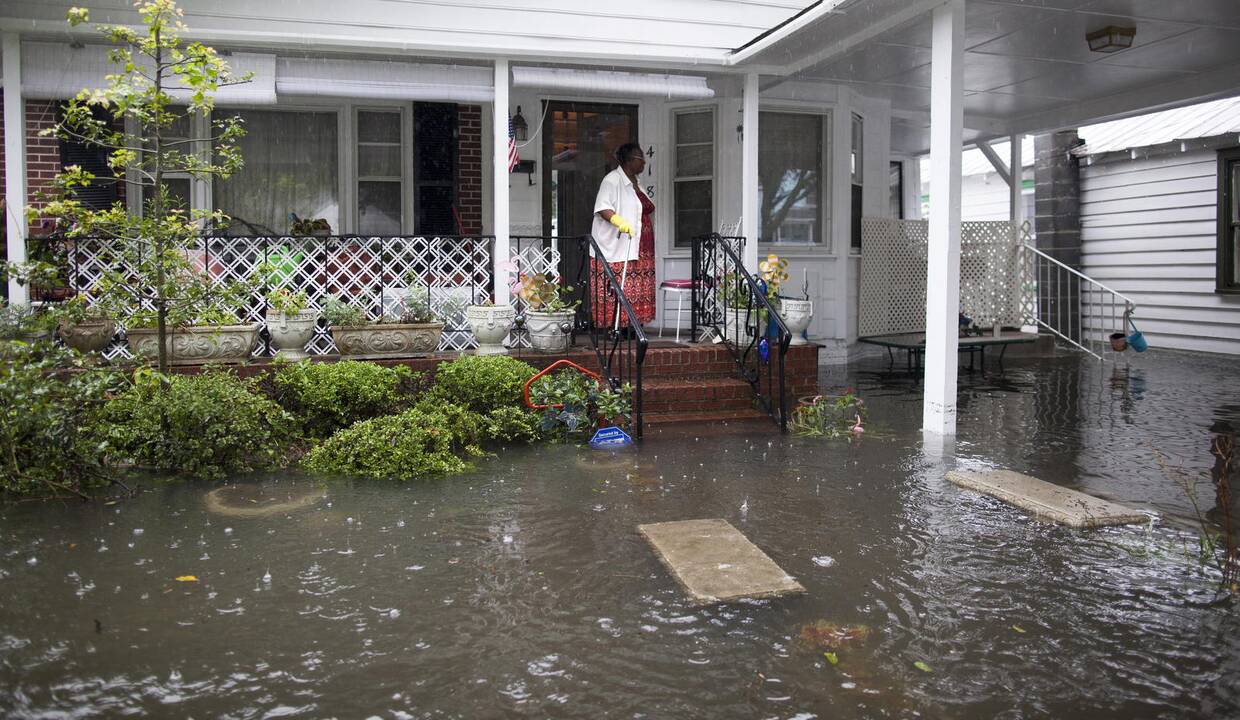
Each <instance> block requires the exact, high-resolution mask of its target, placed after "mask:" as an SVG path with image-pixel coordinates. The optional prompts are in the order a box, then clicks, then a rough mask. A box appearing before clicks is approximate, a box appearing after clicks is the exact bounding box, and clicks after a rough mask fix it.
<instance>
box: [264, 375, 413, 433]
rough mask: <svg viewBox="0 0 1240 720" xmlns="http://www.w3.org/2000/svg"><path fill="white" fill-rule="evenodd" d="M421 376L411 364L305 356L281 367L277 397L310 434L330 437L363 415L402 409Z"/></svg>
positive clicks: (275, 380)
mask: <svg viewBox="0 0 1240 720" xmlns="http://www.w3.org/2000/svg"><path fill="white" fill-rule="evenodd" d="M419 378H420V374H419V373H415V372H413V371H412V370H410V369H409V368H407V367H404V366H397V367H383V366H382V365H376V364H375V363H370V362H360V361H357V360H344V361H342V362H337V363H311V362H310V361H309V360H303V361H301V362H299V363H294V364H292V365H286V366H284V367H282V368H280V370H279V371H277V372H276V376H275V379H274V381H273V386H274V388H275V390H274V393H275V398H276V401H277V402H279V403H280V405H281V406H283V407H284V409H286V410H288V411H289V412H291V413H293V415H295V416H297V418H298V419H299V420H300V421H301V423H302V429H303V431H304V432H305V433H306V435H307V436H309V437H313V438H325V437H329V436H331V434H332V433H334V432H336V431H337V430H340V429H342V428H346V427H348V426H350V425H352V424H353V423H356V422H358V421H360V420H369V419H370V418H374V417H379V416H380V415H387V414H389V413H393V412H397V411H398V410H400V409H401V405H402V403H403V402H404V401H405V399H406V398H407V397H408V395H409V393H412V392H413V390H414V387H415V386H416V384H417V381H418V379H419Z"/></svg>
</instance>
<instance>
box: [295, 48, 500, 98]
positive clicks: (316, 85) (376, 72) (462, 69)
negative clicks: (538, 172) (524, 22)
mask: <svg viewBox="0 0 1240 720" xmlns="http://www.w3.org/2000/svg"><path fill="white" fill-rule="evenodd" d="M491 75H492V71H491V68H489V67H473V66H465V65H435V64H426V63H409V62H397V61H384V60H334V59H329V58H280V59H279V60H278V61H277V62H276V90H277V91H278V92H279V93H280V94H281V95H310V96H326V97H349V98H370V99H378V100H426V101H439V102H469V103H485V102H491V100H492V99H493V98H494V97H495V91H494V89H493V88H492V86H491V82H492V77H491Z"/></svg>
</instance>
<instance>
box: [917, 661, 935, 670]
mask: <svg viewBox="0 0 1240 720" xmlns="http://www.w3.org/2000/svg"><path fill="white" fill-rule="evenodd" d="M913 667H915V668H917V669H918V670H920V671H922V672H925V673H928V672H934V671H933V670H931V669H930V666H929V665H927V664H925V663H924V662H922V661H921V660H918V661H917V662H915V663H913Z"/></svg>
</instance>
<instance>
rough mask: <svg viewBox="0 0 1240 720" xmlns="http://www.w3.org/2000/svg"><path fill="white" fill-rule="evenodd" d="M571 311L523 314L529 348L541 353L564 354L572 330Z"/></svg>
mask: <svg viewBox="0 0 1240 720" xmlns="http://www.w3.org/2000/svg"><path fill="white" fill-rule="evenodd" d="M574 315H576V313H575V312H573V311H572V310H565V311H563V312H534V311H532V310H531V311H528V312H526V313H525V329H526V330H527V331H529V333H530V347H532V348H534V349H535V350H542V351H543V352H564V351H565V350H568V340H569V336H570V334H571V333H572V329H573V316H574Z"/></svg>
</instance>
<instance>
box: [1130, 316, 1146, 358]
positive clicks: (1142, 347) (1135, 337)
mask: <svg viewBox="0 0 1240 720" xmlns="http://www.w3.org/2000/svg"><path fill="white" fill-rule="evenodd" d="M1124 319H1126V320H1127V321H1128V324H1129V325H1131V326H1132V334H1131V335H1129V336H1128V347H1130V348H1132V349H1133V350H1136V351H1137V352H1145V351H1146V350H1149V349H1150V343H1149V341H1148V340H1146V339H1145V335H1143V334H1141V331H1140V330H1138V329H1137V324H1136V323H1134V322H1133V321H1132V315H1130V314H1128V313H1124Z"/></svg>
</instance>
